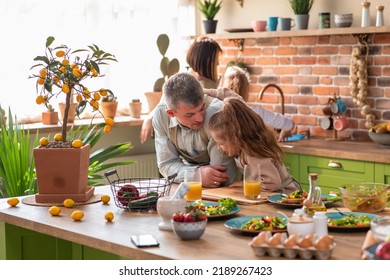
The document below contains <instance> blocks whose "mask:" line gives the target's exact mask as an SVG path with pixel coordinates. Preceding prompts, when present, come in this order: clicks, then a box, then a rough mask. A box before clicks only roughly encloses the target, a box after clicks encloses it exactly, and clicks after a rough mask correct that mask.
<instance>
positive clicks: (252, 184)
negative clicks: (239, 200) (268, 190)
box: [244, 164, 261, 200]
mask: <svg viewBox="0 0 390 280" xmlns="http://www.w3.org/2000/svg"><path fill="white" fill-rule="evenodd" d="M260 194H261V172H260V165H259V164H249V165H245V166H244V196H245V198H247V199H253V200H255V199H259V198H260Z"/></svg>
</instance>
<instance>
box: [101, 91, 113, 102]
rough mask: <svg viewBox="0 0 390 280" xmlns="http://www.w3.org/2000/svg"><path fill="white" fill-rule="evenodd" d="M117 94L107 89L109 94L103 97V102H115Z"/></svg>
mask: <svg viewBox="0 0 390 280" xmlns="http://www.w3.org/2000/svg"><path fill="white" fill-rule="evenodd" d="M115 101H116V96H115V95H114V93H113V92H112V91H111V90H107V95H106V96H103V97H102V102H115Z"/></svg>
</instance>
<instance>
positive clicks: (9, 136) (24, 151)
mask: <svg viewBox="0 0 390 280" xmlns="http://www.w3.org/2000/svg"><path fill="white" fill-rule="evenodd" d="M4 114H5V111H4V110H3V109H1V106H0V198H2V197H13V196H23V195H31V194H35V193H36V192H37V185H36V172H35V163H34V157H33V154H32V149H33V147H35V146H37V144H38V140H39V134H38V133H37V134H35V136H32V135H31V133H30V130H29V129H28V128H25V127H22V126H21V125H20V124H18V122H17V119H16V117H15V118H14V117H13V116H12V113H11V109H9V116H10V117H9V121H8V123H6V122H5V121H4ZM103 135H104V131H103V124H96V125H93V126H92V125H91V124H89V125H86V126H79V127H78V128H77V129H75V128H74V127H71V128H70V129H69V136H70V137H71V138H72V139H81V140H82V141H83V143H86V144H89V145H90V146H91V149H92V148H93V147H94V146H95V145H96V144H97V143H98V142H99V140H100V139H101V137H102V136H103ZM32 143H33V144H32ZM131 148H132V144H131V143H130V142H123V143H116V144H112V145H110V146H106V147H102V148H100V149H97V150H95V151H94V152H92V153H91V154H90V156H89V168H88V186H102V185H104V183H105V180H106V179H105V177H104V176H103V174H102V172H103V171H105V170H107V169H112V168H113V167H116V166H121V165H127V164H132V163H134V161H110V163H106V161H107V160H110V159H112V158H115V157H116V156H119V155H121V154H123V153H126V152H128V151H129V150H130V149H131Z"/></svg>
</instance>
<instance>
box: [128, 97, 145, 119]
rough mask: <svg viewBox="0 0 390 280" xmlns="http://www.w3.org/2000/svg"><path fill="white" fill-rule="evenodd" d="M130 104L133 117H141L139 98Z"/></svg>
mask: <svg viewBox="0 0 390 280" xmlns="http://www.w3.org/2000/svg"><path fill="white" fill-rule="evenodd" d="M129 106H130V116H131V117H132V118H137V119H139V118H140V117H141V111H142V103H141V101H140V100H139V99H138V98H137V99H132V100H131V102H130V104H129Z"/></svg>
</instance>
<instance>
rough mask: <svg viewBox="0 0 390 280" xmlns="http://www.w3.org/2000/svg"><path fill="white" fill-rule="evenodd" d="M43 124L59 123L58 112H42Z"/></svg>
mask: <svg viewBox="0 0 390 280" xmlns="http://www.w3.org/2000/svg"><path fill="white" fill-rule="evenodd" d="M42 123H43V124H58V112H55V111H46V112H42Z"/></svg>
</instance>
